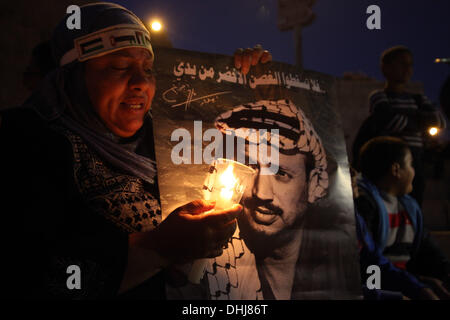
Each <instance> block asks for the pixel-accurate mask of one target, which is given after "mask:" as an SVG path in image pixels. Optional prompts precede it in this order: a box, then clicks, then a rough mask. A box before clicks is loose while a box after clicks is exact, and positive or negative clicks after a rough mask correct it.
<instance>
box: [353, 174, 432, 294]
mask: <svg viewBox="0 0 450 320" xmlns="http://www.w3.org/2000/svg"><path fill="white" fill-rule="evenodd" d="M350 173H351V178H352V190H353V199H354V201H355V223H356V235H357V237H358V244H359V249H360V251H359V256H360V271H361V284H362V287H363V294H364V299H365V300H402V299H403V300H409V299H424V300H438V299H439V298H438V296H436V294H435V293H434V292H433V291H432V290H431V289H430V288H429V287H428V286H427V285H425V284H424V283H422V282H420V281H419V280H418V279H417V278H416V277H414V275H412V274H410V273H409V272H407V271H405V270H402V269H399V268H397V267H395V266H394V265H393V264H392V262H390V261H389V260H388V259H387V258H386V257H385V256H384V255H383V253H382V252H381V251H380V250H379V249H378V247H377V245H376V244H375V241H374V240H373V238H372V235H371V233H370V232H369V230H368V229H367V225H366V223H365V221H364V218H363V217H362V216H361V215H360V214H359V213H358V209H357V207H358V204H357V203H358V201H359V200H360V198H359V190H358V184H357V177H358V175H357V174H358V173H357V171H356V170H355V169H354V168H352V167H351V168H350ZM372 265H375V266H378V267H379V268H380V272H381V274H380V280H381V288H380V289H369V288H368V287H367V280H368V278H369V275H370V274H368V273H367V268H368V267H369V266H372Z"/></svg>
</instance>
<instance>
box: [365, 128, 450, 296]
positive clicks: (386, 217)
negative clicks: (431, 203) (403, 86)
mask: <svg viewBox="0 0 450 320" xmlns="http://www.w3.org/2000/svg"><path fill="white" fill-rule="evenodd" d="M412 163H413V160H412V154H411V151H410V149H409V147H408V145H407V143H406V142H404V141H402V140H401V139H399V138H394V137H377V138H374V139H371V140H369V141H368V142H367V143H366V144H365V145H364V146H363V147H362V148H361V152H360V156H359V165H360V169H361V172H362V178H361V179H360V180H359V181H358V186H359V190H358V192H359V197H358V201H356V207H357V210H358V213H359V214H360V215H361V216H362V217H363V218H364V221H365V223H366V225H367V228H368V230H369V232H370V233H371V235H372V237H373V240H374V242H375V245H376V246H377V248H378V250H379V252H380V253H381V254H383V255H384V256H385V257H386V258H387V259H389V260H390V261H391V262H392V264H393V265H394V266H395V267H397V268H399V269H403V270H406V271H408V272H410V273H412V274H415V275H418V276H419V279H420V280H422V281H424V282H428V283H429V284H430V285H431V287H432V288H433V290H434V292H435V293H436V294H437V295H438V296H440V297H441V298H449V297H450V296H449V293H448V291H447V290H446V288H445V287H444V285H443V284H442V282H441V280H444V281H447V279H448V276H449V271H450V263H449V261H448V260H447V259H446V257H445V256H444V255H443V254H442V253H441V251H440V250H439V248H438V247H437V246H436V245H435V244H434V243H433V242H432V241H431V239H430V237H429V235H428V234H426V233H424V230H423V216H422V212H421V210H420V208H419V206H418V204H417V202H416V201H415V200H414V199H413V198H412V197H410V196H408V195H407V194H408V193H410V192H411V190H412V188H413V186H412V181H413V179H414V173H415V172H414V168H413V165H412ZM425 277H426V278H425ZM437 279H439V280H437Z"/></svg>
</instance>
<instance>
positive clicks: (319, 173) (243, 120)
mask: <svg viewBox="0 0 450 320" xmlns="http://www.w3.org/2000/svg"><path fill="white" fill-rule="evenodd" d="M156 57H157V60H156V61H155V67H156V72H157V74H158V80H157V92H156V95H155V99H154V102H153V106H152V115H153V123H154V134H155V147H156V158H157V166H158V180H159V187H160V193H161V204H162V211H163V218H164V217H166V216H167V215H168V214H169V213H170V212H171V211H173V210H174V209H175V208H177V207H179V206H181V205H183V204H185V203H187V202H190V201H192V200H194V199H198V198H202V197H203V193H202V192H203V191H202V188H203V185H204V181H205V177H206V175H207V173H208V170H209V168H210V163H211V161H212V160H213V159H214V158H217V157H223V158H230V159H234V160H237V161H239V160H241V162H247V163H246V164H248V165H251V166H252V167H253V168H255V169H256V171H257V173H256V174H255V177H254V179H253V180H252V184H251V185H249V186H247V188H246V189H245V192H244V195H243V197H242V201H241V204H242V205H243V206H244V210H243V213H242V215H241V216H240V217H239V219H238V228H237V230H236V232H235V234H234V236H233V237H232V239H231V240H230V242H229V243H228V246H227V248H226V249H225V250H224V253H223V255H222V256H220V257H217V258H214V259H209V260H208V261H207V263H206V273H205V277H204V278H203V280H202V283H203V284H205V283H206V284H207V288H208V289H207V290H208V291H209V298H211V299H220V300H221V299H237V300H240V299H270V300H273V299H276V300H295V299H358V298H361V297H362V295H361V285H360V276H359V256H358V248H357V240H356V233H355V221H354V211H353V199H352V197H351V195H352V192H351V182H350V174H349V170H348V160H347V155H346V147H345V141H344V136H343V132H342V126H341V122H340V119H339V116H338V113H337V112H336V109H335V103H334V95H333V78H332V77H331V76H328V75H324V74H320V73H317V72H312V71H300V70H299V69H297V68H296V67H294V66H291V65H288V64H283V63H277V62H270V63H268V64H264V65H258V66H256V67H252V70H251V71H250V72H249V74H247V75H246V76H243V75H242V74H241V73H240V72H238V71H237V70H236V69H235V68H234V63H233V59H232V57H230V56H224V55H215V54H205V53H198V52H192V51H184V50H179V49H169V48H158V49H157V51H156ZM273 130H274V131H273ZM218 132H219V133H218ZM230 137H231V138H230ZM228 138H230V140H227V139H228ZM231 141H233V142H231ZM237 141H244V149H239V144H238V142H237ZM228 143H229V144H228ZM233 143H234V144H233ZM250 145H253V147H250ZM240 146H242V145H240ZM263 147H265V149H264V148H263ZM272 147H275V149H272ZM242 150H244V151H242ZM255 150H256V156H255V155H254V153H253V154H252V152H253V151H255ZM268 150H270V151H268ZM274 150H276V151H278V152H274ZM261 154H264V155H265V156H263V157H261V156H260V155H261ZM240 155H241V158H239V157H240ZM275 155H276V156H275ZM251 159H253V160H251ZM264 159H265V160H264ZM264 170H265V174H263V171H264ZM187 292H188V291H187ZM182 295H183V294H182ZM182 295H181V296H178V297H177V298H186V299H190V298H193V297H192V296H189V293H185V294H184V295H185V296H182Z"/></svg>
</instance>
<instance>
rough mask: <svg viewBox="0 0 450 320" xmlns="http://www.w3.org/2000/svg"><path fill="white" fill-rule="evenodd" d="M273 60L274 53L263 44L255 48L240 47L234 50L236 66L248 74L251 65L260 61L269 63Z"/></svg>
mask: <svg viewBox="0 0 450 320" xmlns="http://www.w3.org/2000/svg"><path fill="white" fill-rule="evenodd" d="M269 61H272V55H271V54H270V52H269V51H267V50H264V49H263V48H262V47H261V45H259V44H257V45H256V46H255V47H254V48H253V49H251V48H247V49H245V50H244V49H242V48H239V49H237V50H236V51H235V52H234V66H235V68H236V69H238V70H239V69H241V72H242V73H243V74H247V73H248V72H249V70H250V67H251V66H256V65H257V64H258V63H262V64H264V63H267V62H269Z"/></svg>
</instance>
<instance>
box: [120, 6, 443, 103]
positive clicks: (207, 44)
mask: <svg viewBox="0 0 450 320" xmlns="http://www.w3.org/2000/svg"><path fill="white" fill-rule="evenodd" d="M115 2H116V3H119V4H121V5H123V6H125V7H127V8H129V9H131V10H132V11H134V12H135V13H136V14H137V15H138V16H140V17H141V18H142V19H144V20H145V21H149V20H150V19H151V18H153V17H158V18H160V19H161V20H162V22H163V24H164V25H165V27H166V30H167V32H168V35H169V38H170V39H171V41H172V43H173V45H174V47H175V48H181V49H187V50H195V51H202V52H209V53H221V54H228V55H232V54H233V52H234V50H235V49H236V48H239V47H244V48H245V47H252V46H254V45H255V44H258V43H259V44H261V45H263V47H264V48H265V49H268V50H269V51H270V52H271V53H272V55H273V59H274V60H276V61H281V62H286V63H290V64H294V63H295V48H294V33H293V31H286V32H281V31H279V30H278V28H277V1H276V0H228V1H222V0H210V1H200V0H189V1H187V0H155V1H151V0H147V1H142V0H128V1H115ZM371 4H376V5H378V6H379V7H380V8H381V30H368V29H367V27H366V20H367V18H368V17H369V15H368V14H366V9H367V7H368V6H369V5H371ZM431 4H432V5H431ZM313 11H314V12H315V14H316V19H315V21H314V23H313V24H311V25H310V26H308V27H305V28H304V32H303V48H304V51H303V55H304V58H303V63H304V67H305V69H309V70H314V71H320V72H323V73H327V74H331V75H334V76H342V74H343V73H344V72H346V71H353V72H363V73H365V74H367V75H368V76H370V77H373V78H376V79H378V80H382V79H383V77H382V74H381V72H380V70H379V56H380V53H381V52H382V51H383V50H384V49H386V48H388V47H390V46H393V45H397V44H402V45H406V46H408V47H409V48H410V49H411V50H412V51H413V54H414V75H413V81H421V82H423V83H424V88H425V94H426V95H427V96H428V97H430V98H431V99H432V100H433V101H435V102H437V101H438V97H439V91H440V87H441V85H442V83H443V81H444V79H445V78H446V77H447V76H448V74H449V72H450V66H449V65H445V64H435V63H434V59H435V58H437V57H450V18H449V17H450V0H433V1H426V0H394V1H393V0H383V1H374V0H371V1H366V0H339V1H337V0H317V1H316V4H315V5H314V6H313Z"/></svg>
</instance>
